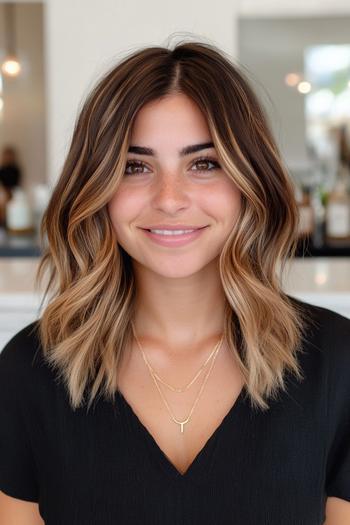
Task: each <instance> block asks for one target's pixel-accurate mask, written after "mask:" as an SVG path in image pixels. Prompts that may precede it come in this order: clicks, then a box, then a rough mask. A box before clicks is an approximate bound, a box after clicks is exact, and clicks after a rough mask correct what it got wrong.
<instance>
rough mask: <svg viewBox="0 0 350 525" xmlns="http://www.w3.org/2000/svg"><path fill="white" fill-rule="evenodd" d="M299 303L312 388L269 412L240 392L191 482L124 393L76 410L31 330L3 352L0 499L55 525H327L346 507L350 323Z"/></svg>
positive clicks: (292, 382)
mask: <svg viewBox="0 0 350 525" xmlns="http://www.w3.org/2000/svg"><path fill="white" fill-rule="evenodd" d="M298 302H299V304H300V305H303V306H304V307H305V308H306V309H307V310H308V312H309V313H310V315H311V316H312V319H313V321H314V322H313V327H312V328H310V329H309V330H308V333H307V341H306V342H305V343H304V346H303V353H301V354H298V355H299V361H300V364H301V368H302V372H303V374H304V377H305V380H304V381H302V382H298V381H297V380H296V379H295V376H291V374H287V376H286V378H287V379H286V384H287V386H288V388H287V391H286V392H282V393H281V394H279V397H278V399H275V400H274V401H273V400H270V401H269V403H270V409H269V410H268V411H267V412H262V411H258V410H253V409H252V408H251V405H250V402H249V398H248V397H247V393H246V389H245V388H244V389H243V390H242V391H241V393H240V395H239V397H238V399H237V400H236V401H235V403H234V404H233V406H232V408H231V409H230V410H229V412H228V413H227V414H226V416H225V417H224V418H223V420H222V422H221V424H220V425H219V426H218V427H217V429H216V430H215V431H214V433H213V434H212V435H211V437H210V438H209V440H208V441H207V442H206V444H205V446H204V447H203V449H202V450H201V451H200V453H199V454H198V455H197V456H196V458H195V459H194V461H193V463H192V464H191V465H190V467H189V469H188V470H187V471H186V473H185V474H183V475H182V474H180V473H179V472H178V471H177V469H176V468H175V466H174V465H173V464H172V463H171V462H170V460H169V459H168V458H167V456H166V455H165V454H164V453H163V452H162V451H161V449H160V448H159V446H158V445H157V443H156V441H155V440H154V439H153V437H152V435H151V434H150V433H149V432H148V430H147V429H146V427H145V426H144V425H143V424H142V423H141V421H140V420H139V418H138V417H137V416H136V414H135V412H134V411H133V410H132V408H131V406H130V405H129V403H128V402H127V401H126V399H125V398H124V397H123V395H122V394H121V393H120V392H119V391H118V392H117V393H116V395H115V398H114V401H113V402H109V401H106V400H104V399H103V397H102V396H100V397H99V398H98V400H97V402H96V403H95V404H94V405H93V406H92V407H91V409H90V411H89V412H86V406H83V407H80V408H79V409H77V410H76V411H73V410H72V409H71V408H70V405H69V401H68V395H67V391H66V390H65V388H64V386H63V384H62V382H60V381H57V379H56V376H55V375H54V372H53V371H52V369H50V368H49V367H48V366H47V365H46V363H45V362H44V361H43V360H42V356H41V352H40V349H41V347H40V343H39V340H38V338H37V335H36V332H35V323H31V324H30V325H27V326H26V327H25V328H23V329H22V330H21V331H19V332H18V333H17V334H16V335H15V336H14V337H13V338H12V339H11V340H10V341H9V342H8V343H7V345H6V346H5V348H4V349H3V350H2V352H1V353H0V425H1V426H0V490H2V491H3V492H5V493H6V494H8V495H10V496H13V497H15V498H19V499H23V500H27V501H34V502H38V503H39V510H40V514H41V516H42V517H43V519H44V521H45V523H46V524H47V525H112V524H113V525H117V524H118V525H124V524H135V525H136V524H137V525H140V524H142V525H207V524H208V525H209V524H210V525H216V524H219V525H229V524H230V525H232V524H234V525H281V524H283V525H321V524H322V523H323V522H324V520H325V501H326V498H327V496H336V497H338V498H342V499H345V500H347V501H350V319H347V318H345V317H343V316H341V315H340V314H337V313H335V312H332V311H331V310H328V309H326V308H321V307H317V306H314V305H310V304H308V303H305V302H304V303H302V302H301V301H298Z"/></svg>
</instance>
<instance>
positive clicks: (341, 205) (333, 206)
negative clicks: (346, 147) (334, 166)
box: [325, 162, 350, 246]
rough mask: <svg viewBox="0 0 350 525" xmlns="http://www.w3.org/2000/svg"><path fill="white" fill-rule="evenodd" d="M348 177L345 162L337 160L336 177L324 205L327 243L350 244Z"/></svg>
mask: <svg viewBox="0 0 350 525" xmlns="http://www.w3.org/2000/svg"><path fill="white" fill-rule="evenodd" d="M349 177H350V174H349V168H348V167H347V165H346V164H345V163H343V162H339V168H338V173H337V178H336V181H335V184H334V186H333V189H332V191H331V192H330V193H329V195H328V199H327V206H326V224H325V230H326V231H325V233H326V238H325V240H326V243H327V244H329V245H336V246H348V245H350V195H349V191H348V185H349V181H350V178H349Z"/></svg>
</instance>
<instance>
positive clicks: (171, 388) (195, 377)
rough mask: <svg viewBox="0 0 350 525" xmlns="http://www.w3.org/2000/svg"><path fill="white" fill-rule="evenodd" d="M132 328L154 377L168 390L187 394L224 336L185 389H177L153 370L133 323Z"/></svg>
mask: <svg viewBox="0 0 350 525" xmlns="http://www.w3.org/2000/svg"><path fill="white" fill-rule="evenodd" d="M131 326H132V331H133V334H134V337H135V339H136V342H137V344H138V346H139V348H140V350H141V352H142V357H143V360H144V361H145V363H146V365H147V367H148V369H149V370H150V372H151V373H153V375H154V376H155V377H156V378H157V379H158V381H160V382H161V383H163V385H165V386H166V387H167V388H169V389H170V390H172V391H173V392H185V391H186V390H188V389H189V388H190V386H191V385H193V383H194V382H195V381H196V379H197V378H198V377H199V376H200V374H201V372H202V370H204V368H205V367H206V365H207V364H208V362H209V360H210V359H211V357H212V356H213V354H214V352H215V351H216V349H217V347H218V346H219V345H220V344H221V342H222V338H223V336H222V337H221V339H220V341H219V342H218V343H217V344H216V345H215V346H214V348H213V350H212V351H211V353H210V355H209V357H208V358H207V359H206V360H205V363H204V364H203V365H202V366H201V367H200V369H199V370H198V372H197V374H196V375H195V376H194V378H193V379H192V380H191V381H190V382H189V383H188V384H187V385H186V386H184V387H183V388H176V387H174V386H171V385H169V383H166V382H165V381H163V379H162V378H161V377H159V375H158V374H157V373H156V371H155V370H154V369H153V368H152V366H151V364H150V362H149V361H148V359H147V358H146V356H145V354H144V351H143V350H142V347H141V343H140V341H139V340H138V337H137V335H136V331H135V327H134V324H133V322H131Z"/></svg>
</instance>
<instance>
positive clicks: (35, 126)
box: [0, 0, 350, 351]
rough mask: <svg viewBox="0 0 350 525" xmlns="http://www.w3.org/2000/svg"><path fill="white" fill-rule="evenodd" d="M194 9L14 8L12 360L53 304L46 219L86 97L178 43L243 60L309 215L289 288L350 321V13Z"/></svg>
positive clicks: (2, 170)
mask: <svg viewBox="0 0 350 525" xmlns="http://www.w3.org/2000/svg"><path fill="white" fill-rule="evenodd" d="M182 2H183V3H184V5H183V9H182V8H179V7H181V4H182ZM192 4H193V9H192V7H191V9H188V6H187V3H186V4H185V1H184V0H179V1H178V2H176V3H175V4H174V5H170V4H166V5H165V3H163V2H160V1H159V0H158V1H156V0H152V1H150V2H147V6H146V4H145V5H142V4H141V3H140V6H139V9H138V10H137V12H136V13H135V5H133V3H130V5H127V4H126V3H125V4H124V3H123V5H121V4H120V3H119V2H115V1H114V0H101V1H99V2H96V1H94V0H75V1H74V2H71V1H70V0H46V1H45V0H43V1H41V2H27V1H20V2H2V1H0V351H1V348H3V346H4V345H5V343H6V342H7V341H8V340H9V339H10V338H11V337H12V336H13V335H14V334H15V333H16V332H17V331H18V330H20V329H21V328H23V327H24V326H25V325H26V324H28V323H30V322H32V321H33V320H34V319H36V318H37V317H38V316H39V315H40V307H43V304H41V299H42V294H43V290H42V289H38V287H37V286H36V284H35V273H36V270H37V266H38V263H39V260H40V257H41V254H42V252H43V244H42V242H44V243H45V239H44V241H42V240H41V239H40V235H39V227H40V221H41V218H42V215H43V213H44V210H45V207H46V206H47V203H48V201H49V199H50V194H51V191H52V188H53V187H54V184H55V181H56V180H57V178H58V176H59V174H60V170H61V168H62V165H63V162H64V159H65V155H66V153H67V148H68V146H69V141H70V139H71V136H72V130H73V125H74V121H75V117H76V113H77V111H78V108H79V107H80V105H81V103H82V101H83V99H84V97H85V96H86V95H87V93H88V91H89V90H90V88H91V87H92V86H93V84H94V81H95V79H96V78H97V77H98V76H100V75H101V74H102V73H103V72H104V71H105V70H107V69H108V68H109V67H111V66H112V65H113V64H114V63H115V62H116V61H118V60H119V59H120V58H121V57H122V56H123V53H125V52H127V51H130V50H132V49H134V48H137V47H139V46H141V45H146V44H147V45H148V44H150V43H155V44H164V43H165V42H166V39H167V37H168V35H170V34H175V33H176V34H177V35H179V38H181V36H185V37H186V35H187V34H188V32H190V33H192V34H195V35H198V36H201V35H203V37H204V38H205V39H207V40H208V41H211V42H213V43H214V44H216V45H218V46H219V47H221V48H222V49H224V50H225V51H226V52H227V53H229V54H230V56H231V57H232V59H233V60H234V61H235V62H236V63H237V64H238V65H239V66H241V67H242V68H243V69H244V72H245V73H246V75H247V76H248V78H249V79H250V80H251V84H252V86H253V87H254V89H255V92H256V94H257V96H258V98H259V99H260V101H261V103H262V105H263V107H264V109H265V112H266V115H267V116H268V118H269V123H270V126H271V129H272V132H273V134H274V138H275V140H276V143H277V145H278V147H279V150H280V152H281V156H282V159H283V162H284V165H285V167H286V169H287V170H288V173H289V176H290V177H291V179H292V181H293V184H294V188H295V197H296V200H297V203H298V209H299V242H298V248H297V251H296V254H295V256H294V257H293V258H292V259H291V260H290V261H289V263H288V266H287V267H286V269H285V272H284V275H283V286H284V289H285V290H286V292H287V293H289V294H290V295H293V296H295V297H297V298H300V299H301V300H304V301H307V302H310V303H313V304H317V305H320V306H324V307H326V308H330V309H332V310H334V311H337V312H339V313H341V314H342V315H345V316H346V317H349V318H350V32H349V27H350V3H349V2H348V1H346V2H345V1H342V0H332V1H330V0H329V1H328V0H323V1H317V2H298V1H297V2H296V1H295V0H284V1H283V2H278V1H276V0H265V1H264V2H261V1H260V0H241V1H233V2H232V1H228V0H222V1H221V3H220V10H219V11H218V10H217V9H215V6H213V5H212V4H211V3H207V5H205V4H203V3H201V4H199V2H198V6H197V7H198V9H197V8H195V5H196V4H197V1H194V2H192ZM192 4H191V6H192ZM199 12H200V17H199V16H198V13H199ZM184 13H186V17H184ZM121 18H123V19H124V21H125V23H124V22H123V24H119V23H118V20H119V21H120V19H121ZM128 20H129V22H128ZM147 22H149V23H147ZM116 27H117V28H118V30H116ZM130 28H132V29H133V30H132V31H130ZM175 39H176V37H175ZM44 304H45V303H44Z"/></svg>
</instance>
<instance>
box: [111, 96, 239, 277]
mask: <svg viewBox="0 0 350 525" xmlns="http://www.w3.org/2000/svg"><path fill="white" fill-rule="evenodd" d="M211 142H212V139H211V136H210V132H209V129H208V126H207V123H206V119H205V117H204V116H203V114H202V113H201V111H200V109H199V108H198V106H197V105H196V104H195V103H194V102H193V101H192V100H191V99H190V98H188V97H187V96H186V95H183V94H177V95H171V96H168V97H166V98H164V99H161V100H157V101H152V102H150V103H148V104H147V105H145V106H144V107H143V108H142V109H141V110H140V111H139V113H138V114H137V117H136V120H135V122H134V126H133V129H132V136H131V141H130V148H133V147H136V146H137V147H138V148H148V150H149V151H148V154H146V153H147V152H146V151H143V152H140V151H139V152H135V150H132V151H129V153H128V158H127V161H128V162H127V166H126V169H125V174H124V178H123V180H122V182H121V184H120V186H119V187H118V190H117V191H116V193H115V194H114V195H113V197H112V199H111V200H110V201H109V203H108V212H109V215H110V218H111V221H112V223H113V226H114V229H115V231H116V234H117V239H118V243H119V244H120V245H121V246H122V247H123V248H124V250H125V251H126V252H127V253H128V254H129V255H130V256H131V257H132V259H133V264H135V265H140V267H142V268H144V269H145V268H146V269H148V270H150V271H152V272H155V273H157V274H159V275H162V276H164V277H185V276H189V275H192V274H194V273H197V272H199V271H201V270H202V269H204V268H205V267H206V266H207V265H209V264H210V263H212V262H213V261H214V260H215V259H217V257H218V256H219V254H220V252H221V250H222V247H223V246H224V244H225V241H226V239H227V237H228V235H229V234H230V232H231V229H232V227H233V225H234V223H235V221H236V218H237V216H238V211H239V207H240V192H239V190H238V189H237V188H236V186H235V184H234V183H233V182H232V180H231V179H229V177H228V176H227V175H226V174H225V172H224V171H223V169H221V167H220V165H219V163H218V157H217V154H216V151H215V149H214V147H206V148H204V149H200V150H199V151H197V152H192V153H186V154H181V153H180V152H181V150H182V149H183V148H186V147H188V146H192V145H196V144H208V143H211ZM150 150H152V151H150ZM149 153H151V154H149ZM203 156H207V157H209V158H208V159H203ZM201 158H202V160H200V159H201ZM154 225H173V226H177V225H185V226H194V227H196V228H198V227H204V226H205V228H203V229H202V230H200V231H199V232H197V234H196V237H194V238H192V237H191V239H190V240H189V241H187V242H185V243H183V242H182V241H181V245H175V243H174V242H173V244H171V245H169V246H165V245H164V244H159V243H158V242H157V240H156V239H154V238H152V236H150V235H149V233H148V232H147V231H145V229H147V228H150V227H151V226H154ZM164 229H166V228H165V226H164ZM181 229H182V228H181ZM187 229H188V228H187ZM157 238H159V239H160V242H162V239H163V241H164V239H167V238H168V237H166V238H165V237H161V236H160V235H159V236H157ZM172 239H176V237H173V236H172V237H171V238H170V241H171V240H172ZM178 239H179V238H178ZM178 242H179V240H177V241H176V243H178Z"/></svg>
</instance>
